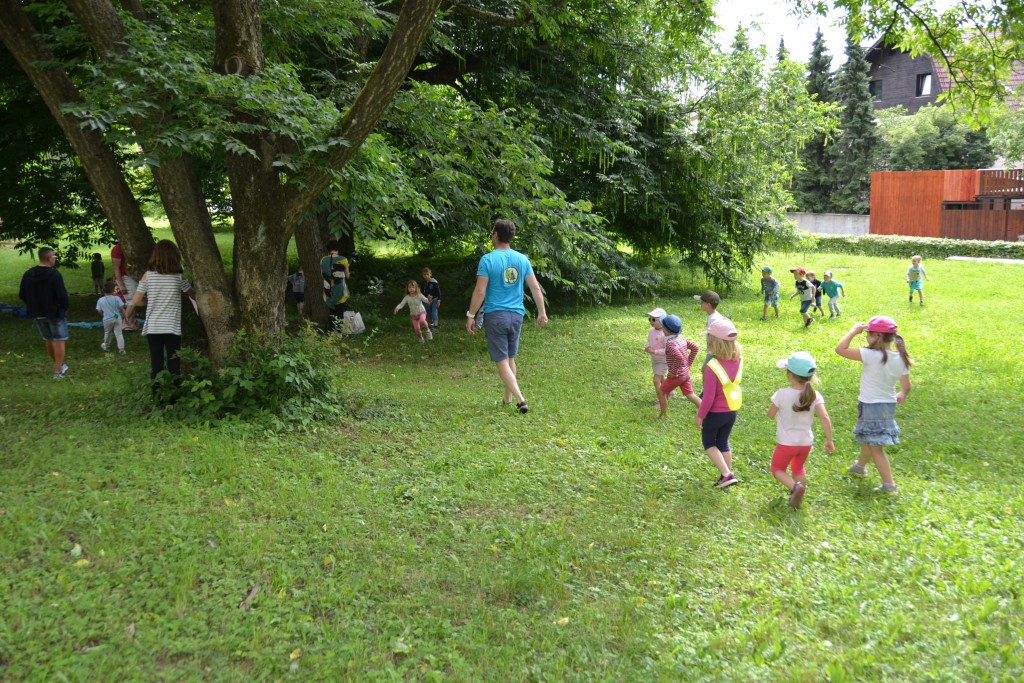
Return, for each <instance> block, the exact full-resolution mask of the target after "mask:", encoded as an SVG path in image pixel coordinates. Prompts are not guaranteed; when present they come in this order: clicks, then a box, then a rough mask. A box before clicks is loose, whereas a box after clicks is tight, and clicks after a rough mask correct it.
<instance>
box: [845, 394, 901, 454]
mask: <svg viewBox="0 0 1024 683" xmlns="http://www.w3.org/2000/svg"><path fill="white" fill-rule="evenodd" d="M853 438H854V441H856V442H857V443H859V444H862V445H864V446H892V445H894V444H898V443H899V442H900V426H899V425H898V424H896V404H895V403H860V402H858V403H857V425H856V426H855V427H854V428H853Z"/></svg>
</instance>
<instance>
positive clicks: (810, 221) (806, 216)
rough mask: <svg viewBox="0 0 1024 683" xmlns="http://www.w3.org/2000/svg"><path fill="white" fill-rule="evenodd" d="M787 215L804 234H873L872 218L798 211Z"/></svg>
mask: <svg viewBox="0 0 1024 683" xmlns="http://www.w3.org/2000/svg"><path fill="white" fill-rule="evenodd" d="M786 215H787V216H789V219H790V220H791V221H793V222H794V223H796V225H797V227H798V228H799V229H800V230H803V231H804V232H821V233H826V234H829V235H858V236H859V235H868V234H870V233H871V230H870V228H869V225H870V223H871V217H870V216H861V215H858V214H853V213H799V212H796V211H790V212H789V213H788V214H786Z"/></svg>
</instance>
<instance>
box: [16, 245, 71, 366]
mask: <svg viewBox="0 0 1024 683" xmlns="http://www.w3.org/2000/svg"><path fill="white" fill-rule="evenodd" d="M56 263H57V254H55V253H54V251H53V249H50V248H49V247H43V248H42V249H40V250H39V265H37V266H34V267H32V268H29V269H28V270H27V271H25V274H24V275H23V276H22V278H21V289H20V290H19V291H18V296H20V297H21V300H22V301H24V302H25V305H26V308H28V315H29V317H30V318H33V319H34V320H35V323H36V329H38V330H39V334H41V335H42V337H43V340H44V341H45V342H46V352H47V353H48V354H50V358H52V359H53V378H54V379H64V373H65V372H67V371H68V366H67V364H65V363H64V345H65V343H66V342H67V340H68V290H67V288H66V287H65V286H64V278H63V277H61V274H60V272H59V271H58V270H57V268H56V267H55V266H56Z"/></svg>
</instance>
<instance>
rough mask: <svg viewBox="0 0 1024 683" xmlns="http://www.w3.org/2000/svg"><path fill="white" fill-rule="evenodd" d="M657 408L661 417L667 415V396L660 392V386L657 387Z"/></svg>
mask: <svg viewBox="0 0 1024 683" xmlns="http://www.w3.org/2000/svg"><path fill="white" fill-rule="evenodd" d="M658 409H659V410H660V411H661V416H662V417H668V396H666V395H665V394H664V393H662V391H661V387H658Z"/></svg>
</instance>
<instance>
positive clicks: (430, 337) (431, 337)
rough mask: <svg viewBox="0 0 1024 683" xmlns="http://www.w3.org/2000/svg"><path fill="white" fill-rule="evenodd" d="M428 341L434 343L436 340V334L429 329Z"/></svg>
mask: <svg viewBox="0 0 1024 683" xmlns="http://www.w3.org/2000/svg"><path fill="white" fill-rule="evenodd" d="M427 340H428V341H433V340H434V333H433V332H431V331H430V330H429V329H427Z"/></svg>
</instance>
